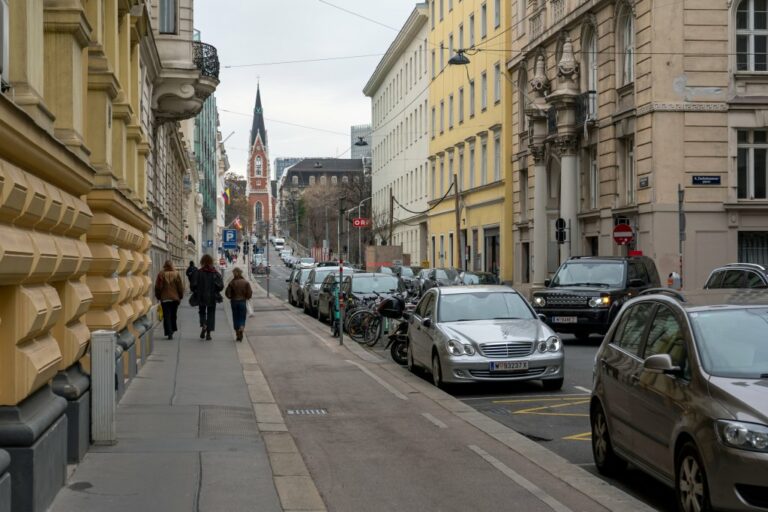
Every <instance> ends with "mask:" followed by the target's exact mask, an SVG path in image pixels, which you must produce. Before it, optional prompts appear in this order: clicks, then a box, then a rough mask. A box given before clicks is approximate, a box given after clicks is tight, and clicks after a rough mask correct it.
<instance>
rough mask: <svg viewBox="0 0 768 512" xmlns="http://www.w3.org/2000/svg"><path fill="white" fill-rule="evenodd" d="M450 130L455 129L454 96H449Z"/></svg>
mask: <svg viewBox="0 0 768 512" xmlns="http://www.w3.org/2000/svg"><path fill="white" fill-rule="evenodd" d="M448 128H453V94H451V95H449V96H448Z"/></svg>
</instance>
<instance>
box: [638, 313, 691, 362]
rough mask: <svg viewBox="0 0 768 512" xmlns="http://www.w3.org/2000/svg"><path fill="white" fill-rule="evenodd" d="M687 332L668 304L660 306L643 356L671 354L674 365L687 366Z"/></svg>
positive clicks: (649, 332)
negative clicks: (685, 332)
mask: <svg viewBox="0 0 768 512" xmlns="http://www.w3.org/2000/svg"><path fill="white" fill-rule="evenodd" d="M686 353H687V351H686V348H685V334H684V331H683V327H682V326H681V325H680V322H678V320H677V318H676V317H675V314H674V313H673V312H672V310H671V309H669V308H668V307H666V306H659V309H658V310H656V316H655V317H654V319H653V323H652V324H651V330H650V331H648V341H647V342H646V343H645V353H644V354H643V358H646V357H650V356H653V355H656V354H669V355H670V357H671V358H672V365H673V366H679V367H681V368H685V367H686V364H685V362H686Z"/></svg>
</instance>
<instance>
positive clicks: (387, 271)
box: [379, 267, 394, 274]
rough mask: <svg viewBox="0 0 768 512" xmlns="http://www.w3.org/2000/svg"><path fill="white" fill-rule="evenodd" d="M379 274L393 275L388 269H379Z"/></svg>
mask: <svg viewBox="0 0 768 512" xmlns="http://www.w3.org/2000/svg"><path fill="white" fill-rule="evenodd" d="M379 272H381V273H382V274H394V272H392V269H391V268H389V267H381V268H380V269H379Z"/></svg>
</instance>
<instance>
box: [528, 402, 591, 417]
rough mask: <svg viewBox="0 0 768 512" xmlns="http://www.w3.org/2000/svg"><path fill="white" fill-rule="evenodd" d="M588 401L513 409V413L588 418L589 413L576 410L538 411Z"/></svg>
mask: <svg viewBox="0 0 768 512" xmlns="http://www.w3.org/2000/svg"><path fill="white" fill-rule="evenodd" d="M588 403H589V400H581V401H580V402H566V403H564V404H555V405H543V406H541V407H531V408H529V409H522V410H520V411H514V412H513V414H535V415H537V416H576V417H582V418H583V417H586V418H588V417H589V414H583V413H576V412H539V411H544V410H551V409H558V408H560V407H568V406H571V405H584V404H588Z"/></svg>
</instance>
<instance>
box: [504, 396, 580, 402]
mask: <svg viewBox="0 0 768 512" xmlns="http://www.w3.org/2000/svg"><path fill="white" fill-rule="evenodd" d="M568 400H573V401H582V400H584V395H578V396H576V397H573V398H571V397H565V398H523V399H520V400H494V401H493V402H492V403H494V404H522V403H528V402H535V403H538V402H565V401H568Z"/></svg>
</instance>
